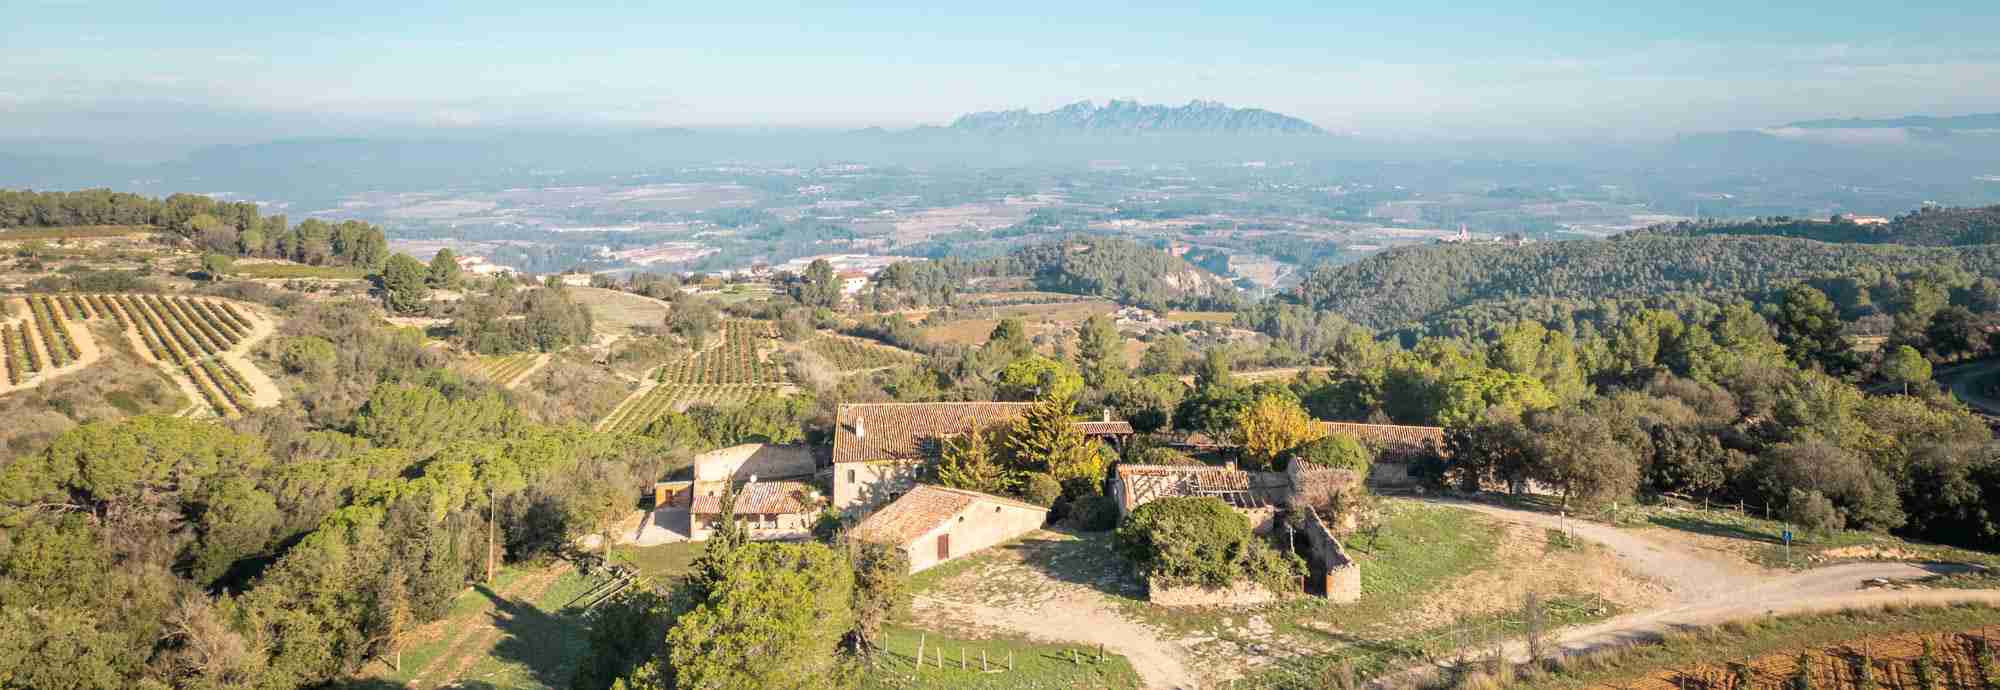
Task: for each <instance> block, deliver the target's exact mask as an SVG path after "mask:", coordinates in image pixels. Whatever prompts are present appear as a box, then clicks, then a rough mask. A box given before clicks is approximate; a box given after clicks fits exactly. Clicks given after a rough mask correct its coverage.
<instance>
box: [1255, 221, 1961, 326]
mask: <svg viewBox="0 0 2000 690" xmlns="http://www.w3.org/2000/svg"><path fill="white" fill-rule="evenodd" d="M1947 266H1950V267H1957V268H1962V269H1964V270H1966V271H1969V272H1972V273H1975V274H1981V275H1991V274H1994V273H1995V272H2000V247H1996V246H1993V245H1981V246H1973V247H1908V246H1898V245H1874V244H1829V243H1824V242H1816V241H1812V240H1805V239H1796V238H1783V237H1731V236H1706V237H1668V236H1660V235H1642V236H1631V237H1621V238H1617V239H1611V240H1573V241H1563V242H1547V243H1542V244H1532V245H1527V246H1521V247H1516V246H1511V245H1498V244H1439V245H1424V246H1415V247H1405V248H1401V249H1393V250H1390V251H1386V252H1382V253H1381V254H1377V255H1375V256H1372V257H1369V258H1368V259H1365V260H1362V261H1359V262H1355V263H1352V264H1347V265H1344V266H1338V267H1322V268H1320V269H1318V270H1315V271H1313V272H1312V273H1311V274H1309V275H1308V276H1306V279H1305V281H1304V282H1303V283H1302V284H1300V286H1299V288H1298V290H1297V291H1296V292H1295V293H1294V297H1295V299H1297V300H1298V301H1300V302H1302V303H1304V304H1305V305H1307V306H1309V307H1312V308H1315V309H1326V310H1332V311H1335V312H1338V313H1340V314H1342V315H1344V316H1346V317H1348V318H1349V319H1352V320H1354V321H1355V322H1357V323H1360V324H1362V325H1365V326H1369V327H1373V328H1393V327H1397V326H1402V325H1406V324H1411V323H1414V322H1418V321H1423V320H1425V319H1428V318H1430V317H1433V316H1435V315H1438V314H1440V313H1443V312H1446V311H1448V310H1452V309H1455V308H1460V307H1465V306H1468V305H1472V304H1476V303H1482V302H1490V301H1500V300H1525V299H1533V298H1553V299H1568V300H1596V299H1601V298H1606V297H1625V298H1637V297H1647V296H1654V295H1664V294H1668V293H1674V292H1702V293H1708V294H1714V293H1726V292H1745V291H1762V290H1767V289H1771V288H1775V287H1780V286H1783V285H1786V284H1788V283H1792V282H1796V281H1799V280H1805V279H1811V278H1818V277H1826V276H1833V275H1844V274H1849V273H1853V272H1855V271H1858V270H1862V269H1879V270H1884V271H1888V272H1902V271H1913V270H1919V269H1930V268H1943V267H1947Z"/></svg>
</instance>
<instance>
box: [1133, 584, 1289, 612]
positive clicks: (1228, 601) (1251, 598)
mask: <svg viewBox="0 0 2000 690" xmlns="http://www.w3.org/2000/svg"><path fill="white" fill-rule="evenodd" d="M1281 598H1284V595H1283V594H1279V593H1277V592H1273V591H1271V590H1270V589H1269V588H1267V587H1265V586H1263V585H1261V584H1258V583H1255V582H1248V581H1244V582H1237V583H1236V584H1234V585H1232V586H1229V587H1200V586H1194V585H1187V586H1181V587H1171V586H1167V585H1163V584H1160V582H1159V581H1158V580H1149V581H1147V582H1146V599H1147V600H1148V601H1151V602H1153V603H1155V604H1158V605H1160V606H1175V607H1192V606H1251V605H1255V604H1264V603H1269V602H1273V601H1277V600H1279V599H1281Z"/></svg>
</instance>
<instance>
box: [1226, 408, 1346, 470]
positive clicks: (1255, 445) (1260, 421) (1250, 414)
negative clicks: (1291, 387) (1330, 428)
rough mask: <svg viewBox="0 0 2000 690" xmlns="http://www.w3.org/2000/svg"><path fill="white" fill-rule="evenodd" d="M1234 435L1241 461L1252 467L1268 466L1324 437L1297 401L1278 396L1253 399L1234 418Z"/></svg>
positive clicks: (1323, 432)
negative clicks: (1236, 437)
mask: <svg viewBox="0 0 2000 690" xmlns="http://www.w3.org/2000/svg"><path fill="white" fill-rule="evenodd" d="M1236 435H1237V436H1238V440H1239V441H1241V442H1242V444H1243V462H1244V464H1245V465H1247V466H1249V467H1253V468H1262V467H1271V466H1273V464H1274V463H1275V462H1276V461H1277V459H1278V457H1279V456H1282V455H1284V454H1285V453H1286V452H1287V451H1290V450H1291V449H1293V448H1297V447H1299V446H1303V445H1305V444H1307V443H1310V442H1312V441H1315V440H1318V439H1319V437H1321V436H1325V435H1326V432H1325V431H1323V430H1321V429H1320V427H1319V425H1318V424H1315V423H1314V422H1313V418H1312V416H1311V415H1308V414H1306V410H1305V408H1304V407H1301V406H1299V401H1297V400H1293V399H1291V398H1288V397H1285V396H1281V395H1265V396H1261V397H1259V398H1257V401H1256V402H1254V403H1251V404H1250V406H1249V407H1246V408H1243V411H1242V412H1241V413H1238V414H1237V415H1236Z"/></svg>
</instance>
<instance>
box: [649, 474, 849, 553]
mask: <svg viewBox="0 0 2000 690" xmlns="http://www.w3.org/2000/svg"><path fill="white" fill-rule="evenodd" d="M661 486H662V487H666V488H667V489H668V490H669V491H670V492H671V493H669V494H668V495H667V496H666V501H668V502H667V503H664V504H662V505H665V506H668V508H667V509H666V510H664V511H662V512H661V515H663V516H665V519H667V520H670V521H685V522H681V523H680V524H670V525H668V527H669V528H671V529H675V530H676V531H680V532H681V533H682V534H686V535H687V538H688V541H707V540H708V538H709V536H710V535H712V534H714V533H715V530H716V529H718V528H720V527H722V499H723V497H724V494H725V487H726V486H727V485H726V484H724V483H723V482H693V483H691V484H690V483H688V482H675V483H669V484H662V485H661ZM734 505H735V510H734V511H733V512H734V513H735V516H736V525H737V527H740V528H742V529H743V531H744V534H746V535H748V536H749V538H751V539H753V540H766V539H803V538H806V537H809V536H811V534H812V523H813V518H814V516H815V515H816V514H817V513H818V512H819V505H820V497H819V491H818V490H816V489H814V488H812V486H810V485H808V484H805V483H803V482H767V481H754V482H745V483H743V484H742V485H740V486H737V487H736V500H735V504H734Z"/></svg>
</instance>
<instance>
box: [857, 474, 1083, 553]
mask: <svg viewBox="0 0 2000 690" xmlns="http://www.w3.org/2000/svg"><path fill="white" fill-rule="evenodd" d="M979 503H991V504H1000V505H1005V506H1010V507H1014V508H1023V509H1026V510H1034V511H1039V512H1043V513H1046V512H1048V510H1049V509H1047V508H1043V507H1041V506H1038V505H1035V504H1032V503H1025V502H1022V501H1017V500H1014V499H1011V498H1007V497H1004V496H994V495H992V494H982V493H979V492H977V491H966V490H964V489H948V488H945V487H942V486H932V485H929V484H920V485H918V486H917V487H916V488H914V489H911V490H910V492H909V493H906V494H903V496H902V497H901V498H898V499H896V500H895V501H893V502H891V503H890V504H889V505H887V506H884V507H883V508H882V509H881V510H878V511H875V513H874V514H873V515H869V516H868V518H867V519H865V520H862V521H861V524H860V525H858V526H856V527H855V528H854V536H855V537H856V538H859V539H862V540H865V541H872V542H878V543H884V544H902V543H906V542H908V541H910V540H911V539H915V538H917V537H920V536H923V534H924V533H925V532H929V531H931V530H932V529H935V528H936V527H937V526H938V525H941V524H944V522H945V521H946V520H950V519H951V518H952V516H955V515H958V514H959V513H961V512H964V511H965V509H967V508H970V507H972V506H974V505H976V504H979Z"/></svg>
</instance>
